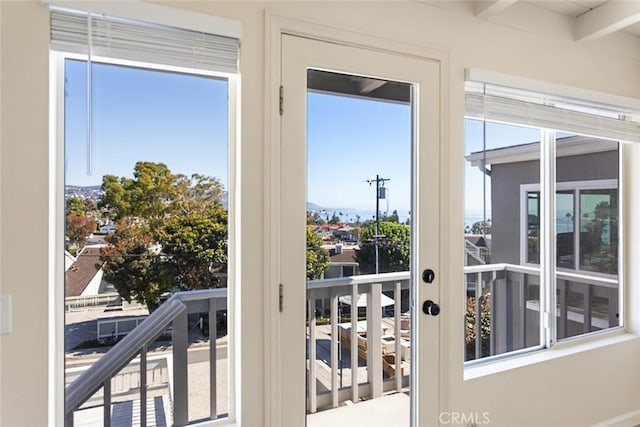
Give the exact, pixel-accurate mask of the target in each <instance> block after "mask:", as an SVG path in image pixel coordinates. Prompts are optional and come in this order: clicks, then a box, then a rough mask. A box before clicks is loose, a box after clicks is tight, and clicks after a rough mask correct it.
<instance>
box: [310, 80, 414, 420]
mask: <svg viewBox="0 0 640 427" xmlns="http://www.w3.org/2000/svg"><path fill="white" fill-rule="evenodd" d="M307 82H308V94H307V104H308V117H307V123H308V130H307V131H308V138H307V141H308V143H307V184H308V193H307V201H308V203H307V257H306V260H307V261H306V262H307V279H308V281H307V372H306V374H307V375H306V378H307V411H308V413H310V414H313V413H315V412H319V411H324V410H328V409H332V408H334V407H335V406H337V405H345V404H349V403H358V402H359V401H361V400H369V399H377V398H380V397H382V394H388V393H398V392H402V391H407V390H408V386H409V373H410V365H409V363H410V333H411V331H410V328H409V324H410V313H409V292H410V290H409V275H410V273H409V269H410V247H411V241H410V238H411V232H410V231H411V222H410V210H411V144H412V106H411V86H410V85H408V84H404V83H396V82H391V81H386V80H379V79H374V78H368V77H360V76H354V75H347V74H341V73H334V72H328V71H319V70H313V69H312V70H309V71H308V74H307ZM394 273H395V274H394ZM390 274H394V275H393V276H390ZM354 277H357V278H358V280H357V282H356V281H355V279H353V278H354ZM356 283H357V284H356ZM398 396H399V397H400V399H399V400H394V402H395V404H394V406H392V407H388V408H387V410H389V411H399V412H398V417H399V418H398V419H400V420H402V419H406V420H407V423H408V417H409V399H408V398H407V397H406V395H404V394H402V393H398ZM380 404H381V405H382V404H384V405H388V403H384V402H382V403H380ZM312 417H314V416H313V415H310V418H309V419H310V420H311V419H312ZM318 419H320V418H318ZM351 423H352V424H353V421H352V422H351ZM404 424H405V423H403V425H404ZM353 425H360V424H357V422H356V424H353Z"/></svg>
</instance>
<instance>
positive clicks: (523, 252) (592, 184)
mask: <svg viewBox="0 0 640 427" xmlns="http://www.w3.org/2000/svg"><path fill="white" fill-rule="evenodd" d="M618 182H619V180H617V179H598V180H586V181H566V182H557V183H556V184H555V188H556V193H557V192H559V191H572V192H573V194H574V201H573V210H574V212H580V192H582V191H583V190H617V191H618V194H620V188H619V186H618ZM530 192H540V184H521V185H520V264H521V265H526V266H529V267H540V264H536V263H532V262H529V261H528V260H527V254H528V241H527V231H528V218H527V217H528V206H527V194H528V193H530ZM618 197H619V198H620V196H618ZM618 210H620V206H618ZM554 220H555V218H554ZM572 221H573V222H574V229H575V230H577V229H578V228H577V227H578V226H579V224H577V223H576V221H578V222H579V218H575V217H574V219H573V220H572ZM623 240H624V239H623V236H622V235H620V233H619V234H618V245H622V241H623ZM573 245H574V248H575V249H574V250H575V258H574V262H573V263H574V266H573V268H566V267H564V268H562V267H557V266H556V269H557V270H558V271H563V272H567V273H578V274H588V275H595V276H602V277H604V278H612V277H614V276H617V275H613V274H607V273H598V272H594V271H588V270H581V269H580V235H579V233H574V240H573Z"/></svg>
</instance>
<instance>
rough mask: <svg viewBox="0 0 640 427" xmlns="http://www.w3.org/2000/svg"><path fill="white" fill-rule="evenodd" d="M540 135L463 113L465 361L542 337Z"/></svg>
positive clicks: (530, 344)
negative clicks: (484, 120) (468, 116)
mask: <svg viewBox="0 0 640 427" xmlns="http://www.w3.org/2000/svg"><path fill="white" fill-rule="evenodd" d="M540 136H541V131H540V129H535V128H527V127H523V126H516V125H507V124H500V123H492V122H483V121H480V120H472V119H467V120H466V121H465V223H464V235H465V248H464V259H465V267H464V273H465V274H464V276H465V293H466V313H465V348H466V352H465V360H466V361H469V360H475V359H481V358H484V357H488V356H493V355H498V354H502V353H506V352H510V351H514V350H520V349H524V348H532V347H537V346H540V344H541V340H540V328H539V326H540V269H539V267H538V265H539V263H540V238H541V236H540ZM525 264H527V265H526V266H525Z"/></svg>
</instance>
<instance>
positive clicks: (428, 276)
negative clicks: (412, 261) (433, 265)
mask: <svg viewBox="0 0 640 427" xmlns="http://www.w3.org/2000/svg"><path fill="white" fill-rule="evenodd" d="M435 278H436V273H434V272H433V270H432V269H430V268H427V269H426V270H425V271H423V272H422V281H423V282H425V283H433V280H434V279H435Z"/></svg>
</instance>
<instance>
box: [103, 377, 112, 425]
mask: <svg viewBox="0 0 640 427" xmlns="http://www.w3.org/2000/svg"><path fill="white" fill-rule="evenodd" d="M102 387H103V391H104V394H103V396H102V398H103V410H104V412H103V414H104V415H103V419H102V421H103V424H104V426H105V427H111V378H109V379H107V380H106V381H105V382H104V385H103V386H102Z"/></svg>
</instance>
